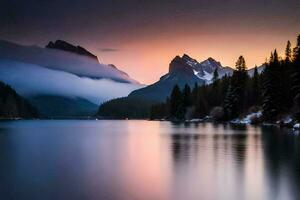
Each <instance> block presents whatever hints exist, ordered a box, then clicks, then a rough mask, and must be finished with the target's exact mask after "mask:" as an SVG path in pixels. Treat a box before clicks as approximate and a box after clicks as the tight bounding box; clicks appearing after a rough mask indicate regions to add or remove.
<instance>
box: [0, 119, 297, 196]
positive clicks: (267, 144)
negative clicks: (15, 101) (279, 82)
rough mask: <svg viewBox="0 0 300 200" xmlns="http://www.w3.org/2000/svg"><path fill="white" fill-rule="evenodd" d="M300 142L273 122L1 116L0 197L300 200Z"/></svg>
mask: <svg viewBox="0 0 300 200" xmlns="http://www.w3.org/2000/svg"><path fill="white" fill-rule="evenodd" d="M299 189H300V139H299V137H298V136H295V135H293V134H290V133H289V132H288V131H287V130H280V129H277V128H271V127H265V128H260V127H253V126H244V127H232V126H228V125H222V124H210V123H207V124H195V123H186V124H176V123H169V122H149V121H19V122H0V199H1V200H2V199H4V200H6V199H22V200H23V199H25V200H26V199H43V200H44V199H46V200H47V199H49V200H50V199H58V200H60V199H75V200H77V199H78V200H79V199H105V200H135V199H137V200H139V199H141V200H154V199H155V200H198V199H213V200H214V199H222V200H223V199H225V200H226V199H228V200H229V199H230V200H231V199H234V200H235V199H238V200H240V199H246V200H247V199H249V200H250V199H251V200H252V199H287V200H289V199H297V197H298V196H299V195H300V194H299V191H300V190H299Z"/></svg>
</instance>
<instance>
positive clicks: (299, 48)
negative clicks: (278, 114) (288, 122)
mask: <svg viewBox="0 0 300 200" xmlns="http://www.w3.org/2000/svg"><path fill="white" fill-rule="evenodd" d="M291 78H292V91H293V94H294V109H293V110H294V117H295V118H296V119H297V121H298V122H300V35H299V36H298V38H297V45H296V47H295V48H294V55H293V73H292V75H291Z"/></svg>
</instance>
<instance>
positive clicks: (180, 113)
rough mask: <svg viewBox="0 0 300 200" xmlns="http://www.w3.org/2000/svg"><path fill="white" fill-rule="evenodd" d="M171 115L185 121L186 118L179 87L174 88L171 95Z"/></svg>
mask: <svg viewBox="0 0 300 200" xmlns="http://www.w3.org/2000/svg"><path fill="white" fill-rule="evenodd" d="M170 114H171V117H172V118H175V119H183V117H184V106H183V95H182V93H181V91H180V88H179V86H178V85H175V86H174V88H173V90H172V93H171V98H170Z"/></svg>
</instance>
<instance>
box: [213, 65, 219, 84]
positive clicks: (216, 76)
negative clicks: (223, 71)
mask: <svg viewBox="0 0 300 200" xmlns="http://www.w3.org/2000/svg"><path fill="white" fill-rule="evenodd" d="M218 79H219V73H218V68H216V69H215V71H214V74H213V78H212V81H213V82H215V81H217V80H218Z"/></svg>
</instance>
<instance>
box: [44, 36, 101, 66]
mask: <svg viewBox="0 0 300 200" xmlns="http://www.w3.org/2000/svg"><path fill="white" fill-rule="evenodd" d="M46 48H50V49H59V50H63V51H68V52H71V53H76V54H79V55H84V56H88V57H91V58H93V59H95V60H97V61H98V58H97V56H95V55H94V54H92V53H91V52H89V51H88V50H86V49H85V48H83V47H81V46H74V45H72V44H70V43H68V42H66V41H63V40H56V41H55V42H52V41H50V42H49V43H48V44H47V46H46Z"/></svg>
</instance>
